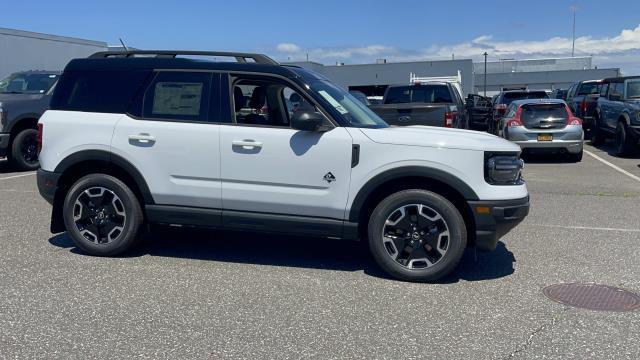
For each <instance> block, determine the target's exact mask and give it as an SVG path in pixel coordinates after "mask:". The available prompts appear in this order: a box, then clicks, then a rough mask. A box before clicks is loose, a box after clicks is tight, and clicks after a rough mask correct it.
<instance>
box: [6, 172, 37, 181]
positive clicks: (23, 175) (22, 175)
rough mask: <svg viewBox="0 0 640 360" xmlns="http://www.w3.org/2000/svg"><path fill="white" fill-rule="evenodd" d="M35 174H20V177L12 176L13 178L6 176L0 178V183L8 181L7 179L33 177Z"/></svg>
mask: <svg viewBox="0 0 640 360" xmlns="http://www.w3.org/2000/svg"><path fill="white" fill-rule="evenodd" d="M35 174H36V172H35V171H34V172H30V173H26V174H20V175H13V176H7V177H0V181H2V180H9V179H16V178H21V177H25V176H30V175H35Z"/></svg>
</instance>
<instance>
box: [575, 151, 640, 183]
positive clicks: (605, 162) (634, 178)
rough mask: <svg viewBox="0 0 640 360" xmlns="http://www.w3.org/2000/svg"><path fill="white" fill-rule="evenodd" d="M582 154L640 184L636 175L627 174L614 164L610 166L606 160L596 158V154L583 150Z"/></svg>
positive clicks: (639, 179) (639, 178)
mask: <svg viewBox="0 0 640 360" xmlns="http://www.w3.org/2000/svg"><path fill="white" fill-rule="evenodd" d="M584 152H585V154H587V155H589V156H591V157H592V158H594V159H596V160H598V161H600V162H601V163H603V164H605V165H607V166H609V167H611V168H612V169H614V170H616V171H618V172H620V173H622V174H625V175H627V176H628V177H630V178H632V179H633V180H635V181H638V182H640V177H638V176H636V175H633V174H632V173H630V172H628V171H627V170H624V169H622V168H621V167H619V166H617V165H615V164H612V163H610V162H608V161H607V160H605V159H603V158H601V157H600V156H598V155H596V154H594V153H592V152H591V151H587V150H584Z"/></svg>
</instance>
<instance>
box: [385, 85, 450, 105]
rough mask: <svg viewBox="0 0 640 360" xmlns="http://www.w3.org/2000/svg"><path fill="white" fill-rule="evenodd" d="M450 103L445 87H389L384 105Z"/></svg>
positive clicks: (448, 93) (447, 90) (448, 92)
mask: <svg viewBox="0 0 640 360" xmlns="http://www.w3.org/2000/svg"><path fill="white" fill-rule="evenodd" d="M452 102H453V100H452V98H451V92H450V91H449V88H448V87H447V85H415V86H394V87H390V88H389V90H388V91H387V96H386V101H385V104H402V103H452Z"/></svg>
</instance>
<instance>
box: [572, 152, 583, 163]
mask: <svg viewBox="0 0 640 360" xmlns="http://www.w3.org/2000/svg"><path fill="white" fill-rule="evenodd" d="M583 153H584V151H583V150H580V152H579V153H577V154H571V153H569V155H568V156H569V161H571V162H580V161H582V155H583Z"/></svg>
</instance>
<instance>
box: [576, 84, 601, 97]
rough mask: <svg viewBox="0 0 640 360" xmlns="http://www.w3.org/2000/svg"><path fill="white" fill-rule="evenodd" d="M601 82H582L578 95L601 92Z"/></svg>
mask: <svg viewBox="0 0 640 360" xmlns="http://www.w3.org/2000/svg"><path fill="white" fill-rule="evenodd" d="M600 87H601V84H600V83H582V85H581V86H580V90H578V95H595V94H599V93H600Z"/></svg>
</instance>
